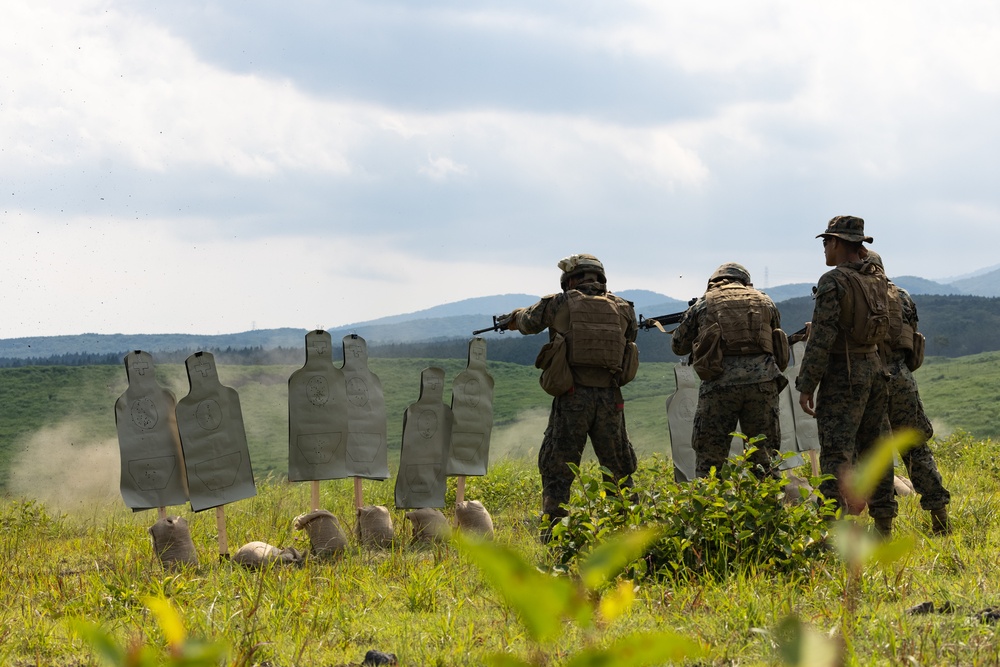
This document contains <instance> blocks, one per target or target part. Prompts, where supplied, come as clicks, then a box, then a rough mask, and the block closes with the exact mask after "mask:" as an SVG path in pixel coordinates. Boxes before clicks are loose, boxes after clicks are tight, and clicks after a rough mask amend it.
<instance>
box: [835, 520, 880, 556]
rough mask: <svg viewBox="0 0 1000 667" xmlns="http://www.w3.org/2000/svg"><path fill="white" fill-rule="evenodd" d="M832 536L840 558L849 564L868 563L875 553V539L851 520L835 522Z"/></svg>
mask: <svg viewBox="0 0 1000 667" xmlns="http://www.w3.org/2000/svg"><path fill="white" fill-rule="evenodd" d="M830 536H831V537H832V539H833V544H834V546H836V547H837V552H838V553H839V554H840V557H841V558H843V559H844V560H845V561H846V562H848V563H867V562H868V560H869V559H870V558H871V555H872V553H873V552H874V551H875V547H876V541H875V538H874V537H872V536H871V535H869V534H868V532H867V531H866V530H864V529H863V528H862V527H861V526H859V525H858V523H857V522H856V521H853V520H851V519H844V520H842V521H837V522H835V523H834V524H833V526H831V528H830Z"/></svg>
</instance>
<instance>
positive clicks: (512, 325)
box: [507, 308, 523, 331]
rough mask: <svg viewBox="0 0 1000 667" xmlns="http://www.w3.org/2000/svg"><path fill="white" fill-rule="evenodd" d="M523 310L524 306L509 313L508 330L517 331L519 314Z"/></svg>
mask: <svg viewBox="0 0 1000 667" xmlns="http://www.w3.org/2000/svg"><path fill="white" fill-rule="evenodd" d="M522 310H523V308H517V309H515V310H512V311H510V314H509V315H507V331H517V316H518V315H520V314H521V311H522Z"/></svg>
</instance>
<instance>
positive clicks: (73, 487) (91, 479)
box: [10, 420, 121, 512]
mask: <svg viewBox="0 0 1000 667" xmlns="http://www.w3.org/2000/svg"><path fill="white" fill-rule="evenodd" d="M81 429H82V426H81V425H80V424H77V423H76V422H74V421H73V420H66V421H63V422H60V423H58V424H57V425H55V426H48V427H45V428H42V429H40V430H39V431H37V432H36V433H35V434H34V435H32V436H30V437H29V438H27V439H26V440H23V441H21V442H20V443H19V446H18V449H19V450H20V451H19V452H18V453H17V455H16V456H15V459H14V464H13V466H12V468H11V472H10V490H11V492H12V494H13V495H15V496H18V497H22V498H29V499H32V500H36V501H38V502H40V503H43V504H45V505H46V506H49V507H53V508H56V509H58V510H60V511H64V512H68V511H75V510H88V509H91V508H93V507H95V506H106V505H109V504H112V503H115V502H118V503H120V502H121V492H120V490H119V475H120V471H121V456H120V454H119V449H118V440H117V439H114V438H112V439H106V440H90V441H87V440H84V439H82V438H81V437H80V432H81Z"/></svg>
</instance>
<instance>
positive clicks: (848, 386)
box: [795, 215, 896, 537]
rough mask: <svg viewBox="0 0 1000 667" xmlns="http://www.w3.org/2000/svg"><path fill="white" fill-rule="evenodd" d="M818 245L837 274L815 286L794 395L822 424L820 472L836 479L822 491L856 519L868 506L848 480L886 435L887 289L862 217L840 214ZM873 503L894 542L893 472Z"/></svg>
mask: <svg viewBox="0 0 1000 667" xmlns="http://www.w3.org/2000/svg"><path fill="white" fill-rule="evenodd" d="M816 238H822V239H823V253H824V256H825V259H826V265H827V266H830V267H833V269H832V270H830V271H827V272H826V273H824V274H823V275H822V276H821V277H820V279H819V282H818V283H817V284H816V291H815V300H816V302H815V304H814V306H813V315H812V321H811V324H810V328H809V339H808V341H807V342H806V351H805V354H804V355H803V359H802V364H801V367H800V370H799V375H798V377H797V378H795V388H796V389H797V390H798V391H799V404H800V405H801V406H802V409H803V410H804V411H805V412H806V413H807V414H810V415H813V416H815V417H816V427H817V431H818V433H819V443H820V454H819V461H820V470H821V472H822V473H823V474H824V475H830V476H831V477H830V478H829V479H827V480H825V481H823V483H822V484H820V491H821V492H822V493H823V495H824V496H826V497H827V498H833V499H834V500H836V502H837V505H838V507H840V508H841V509H843V510H844V511H847V512H857V511H860V508H862V507H863V505H862V500H863V499H858V498H851V497H849V496H848V495H846V493H845V492H846V488H847V487H846V485H845V484H844V480H845V477H846V475H847V473H848V472H849V471H850V469H851V466H852V465H853V464H854V462H855V461H856V460H858V459H859V458H861V457H863V456H864V455H865V454H867V453H868V452H869V451H870V450H871V449H872V448H873V447H874V446H875V443H876V441H878V440H879V438H881V437H882V436H883V435H885V434H886V433H887V432H888V429H887V426H888V424H887V423H886V421H885V412H886V407H887V405H888V385H887V382H886V380H887V375H888V373H887V372H886V369H885V364H884V362H883V359H882V358H881V357H880V356H879V346H880V345H881V344H882V343H883V341H884V340H885V337H886V336H887V334H888V331H889V320H890V313H889V285H888V280H887V279H886V277H885V272H884V271H882V270H881V269H880V268H879V267H878V266H876V265H875V264H872V263H871V262H866V261H864V257H865V255H866V254H867V252H868V251H867V250H866V249H865V248H864V246H863V245H862V244H863V243H871V242H872V240H873V239H872V237H870V236H866V235H865V221H864V220H862V219H861V218H858V217H855V216H851V215H838V216H836V217H835V218H832V219H831V220H830V222H829V223H828V224H827V228H826V230H825V231H824V232H822V233H820V234H818V235H817V237H816ZM821 380H822V382H821ZM817 388H818V389H817ZM867 504H868V514H869V515H870V516H871V517H872V519H873V520H874V523H875V530H876V532H877V533H878V534H879V535H881V536H883V537H889V536H890V535H891V533H892V520H893V518H894V517H895V516H896V499H895V495H894V490H893V474H892V469H891V468H890V467H887V468H886V470H885V471H884V473H883V474H882V475H881V476H880V477H879V481H878V484H877V486H876V488H875V491H874V493H873V494H872V496H871V498H869V499H867Z"/></svg>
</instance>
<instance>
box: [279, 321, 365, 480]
mask: <svg viewBox="0 0 1000 667" xmlns="http://www.w3.org/2000/svg"><path fill="white" fill-rule="evenodd" d="M332 353H333V343H332V339H331V337H330V334H329V333H327V332H326V331H321V330H316V331H310V332H309V333H307V334H306V363H305V365H304V366H303V367H302V368H300V369H299V370H297V371H295V372H294V373H292V375H291V377H289V378H288V479H289V481H292V482H301V481H307V480H313V481H315V480H321V479H342V478H344V477H351V476H352V475H353V472H352V470H351V469H350V468H349V467H348V465H347V434H348V428H349V426H348V423H349V408H348V405H349V404H348V400H347V385H346V382H345V380H344V373H343V371H341V370H340V369H339V368H337V367H335V366H334V365H333V358H332Z"/></svg>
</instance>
